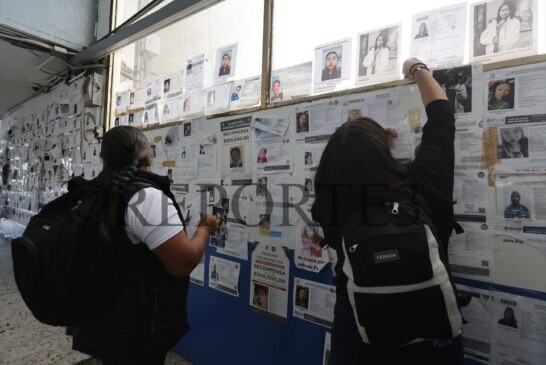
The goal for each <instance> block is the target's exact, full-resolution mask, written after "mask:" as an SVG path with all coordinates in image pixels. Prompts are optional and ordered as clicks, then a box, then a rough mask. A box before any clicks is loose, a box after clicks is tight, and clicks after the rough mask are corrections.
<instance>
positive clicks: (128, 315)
mask: <svg viewBox="0 0 546 365" xmlns="http://www.w3.org/2000/svg"><path fill="white" fill-rule="evenodd" d="M107 175H108V173H107V172H104V171H103V172H102V173H101V174H100V175H99V177H98V180H99V181H101V180H102V179H105V178H106V177H107ZM150 186H153V187H156V188H158V189H160V190H162V191H163V192H164V193H165V194H166V195H167V196H168V197H169V198H170V199H171V200H172V203H173V204H174V206H175V208H176V209H177V211H178V213H179V216H180V219H181V221H183V219H182V214H181V212H180V207H179V206H178V205H177V204H176V201H175V199H174V196H173V194H172V193H171V191H170V188H169V179H168V177H163V176H159V175H156V174H152V173H148V172H141V171H139V172H138V173H137V174H135V178H134V179H133V180H132V181H131V182H130V183H129V184H128V185H127V188H126V191H125V194H124V197H123V198H122V199H123V200H124V202H123V203H124V206H125V207H126V206H127V203H128V202H129V200H130V199H131V197H132V196H133V195H134V194H135V193H136V192H137V191H139V190H140V189H143V188H146V187H150ZM124 213H125V211H123V216H124ZM123 233H124V235H123V236H124V237H125V240H123V242H119V243H120V246H119V247H120V248H121V252H123V254H122V257H120V267H122V270H121V271H122V272H123V274H122V275H124V276H125V285H124V286H123V288H122V290H121V291H120V293H119V294H118V296H117V297H116V298H115V299H114V302H113V304H112V305H111V307H110V309H109V310H108V311H107V312H106V313H105V314H104V315H102V316H101V317H100V318H98V319H95V320H93V321H90V322H86V323H80V324H78V325H77V326H75V328H74V332H73V336H74V338H73V348H74V349H75V350H78V351H81V352H84V353H86V354H89V355H91V356H93V357H96V358H99V359H123V360H129V361H130V360H134V359H140V360H143V359H145V358H154V357H157V356H159V355H160V354H164V353H166V352H167V351H169V350H170V349H171V348H172V347H173V346H174V345H175V344H176V343H177V342H178V341H179V340H180V338H181V337H182V336H183V335H184V334H185V333H186V332H187V331H188V330H189V324H188V321H187V313H186V302H187V294H188V286H189V278H176V277H174V276H171V275H170V274H169V273H168V272H167V271H166V270H165V269H164V267H163V265H162V264H161V262H160V261H159V260H158V259H157V257H156V256H155V255H154V254H153V253H152V252H151V251H150V250H149V249H148V247H146V245H145V244H136V245H135V244H133V243H132V242H131V241H130V240H129V238H128V237H127V235H126V233H125V227H123Z"/></svg>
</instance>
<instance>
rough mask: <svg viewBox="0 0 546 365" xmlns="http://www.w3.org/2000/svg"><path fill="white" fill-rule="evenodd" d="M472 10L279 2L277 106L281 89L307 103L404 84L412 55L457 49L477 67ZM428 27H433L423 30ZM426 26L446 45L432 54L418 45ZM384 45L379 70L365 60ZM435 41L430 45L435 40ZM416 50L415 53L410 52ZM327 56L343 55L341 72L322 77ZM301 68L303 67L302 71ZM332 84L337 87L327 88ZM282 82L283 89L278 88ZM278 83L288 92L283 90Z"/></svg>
mask: <svg viewBox="0 0 546 365" xmlns="http://www.w3.org/2000/svg"><path fill="white" fill-rule="evenodd" d="M491 3H492V5H491V6H492V7H495V8H497V7H498V6H499V5H500V4H501V3H502V1H501V0H498V1H491ZM541 3H542V4H539V5H540V6H542V7H543V6H544V4H543V3H544V2H541ZM517 4H518V12H519V13H521V14H522V16H523V15H524V14H525V13H526V12H527V11H528V9H531V8H532V5H533V1H532V0H529V1H527V0H518V1H517ZM447 6H449V7H450V9H453V8H457V11H452V10H450V11H445V12H443V13H441V14H440V13H436V14H435V15H433V16H432V17H430V16H429V17H428V19H427V18H426V15H423V18H422V19H421V18H419V17H415V18H414V16H416V15H417V14H419V13H423V12H427V11H430V10H434V9H439V8H444V7H447ZM467 6H468V8H470V6H469V5H468V4H467V3H466V2H464V1H460V0H427V1H399V0H382V1H375V2H373V3H371V2H368V1H354V0H338V1H335V2H332V1H326V0H316V1H313V2H312V4H311V3H310V2H308V1H304V0H275V2H274V7H273V13H274V14H273V46H272V48H273V49H272V70H273V72H272V79H271V93H272V100H271V101H272V102H275V101H278V100H275V97H274V92H275V91H276V90H275V89H280V90H281V94H282V92H283V91H284V97H285V99H286V96H287V92H286V90H283V89H282V87H283V86H287V87H290V92H292V93H293V94H295V95H296V97H297V96H303V94H305V92H307V93H310V94H318V93H320V92H325V91H335V90H343V89H349V88H352V87H355V86H359V85H365V84H371V83H381V82H386V81H391V80H396V79H399V78H401V76H402V75H401V68H402V62H403V61H404V60H405V59H406V58H407V57H409V55H410V52H412V56H415V55H420V54H423V52H428V54H430V52H431V50H432V51H435V52H438V51H442V49H457V51H456V52H454V53H457V54H456V57H457V59H456V61H457V62H458V64H461V63H469V62H470V61H471V60H469V38H471V37H469V33H470V32H471V31H472V27H471V25H472V23H473V22H472V20H473V18H472V14H470V15H469V10H468V9H467ZM519 13H518V14H519ZM544 13H545V12H544V8H540V7H539V11H538V14H544ZM432 18H434V19H432ZM465 18H466V21H465ZM423 23H426V24H425V25H423ZM539 23H541V22H539ZM542 23H544V22H542ZM420 25H421V26H422V27H423V28H425V27H426V26H428V27H429V28H431V29H433V31H432V33H434V31H436V32H435V33H434V37H436V38H440V40H439V41H436V43H435V44H433V45H432V46H431V43H427V42H426V39H425V38H422V37H424V36H423V35H421V36H420V37H419V38H421V39H419V40H418V41H415V40H417V39H418V38H415V37H416V35H417V32H418V28H419V26H420ZM453 29H461V30H462V34H461V35H459V36H458V37H457V38H455V37H451V36H450V37H449V38H448V37H446V36H445V34H446V33H447V32H448V31H453ZM540 29H541V30H542V33H541V32H540V31H539V32H538V33H537V34H538V35H539V37H540V38H539V42H538V44H539V47H538V51H539V52H543V50H544V42H545V41H544V34H546V32H544V31H543V29H544V25H541V28H540ZM438 32H441V33H442V37H444V38H443V39H442V37H437V35H438ZM425 33H426V32H424V33H423V34H425ZM432 33H431V34H432ZM524 36H527V35H523V34H522V35H521V37H524ZM380 38H383V41H384V43H386V44H387V46H388V48H389V50H384V51H385V52H379V49H378V48H375V50H376V52H375V54H374V55H375V61H376V62H375V63H374V64H373V65H372V62H373V61H374V60H373V59H372V57H368V59H366V56H367V55H368V54H369V55H370V56H373V55H372V54H371V52H370V50H371V49H372V48H374V47H375V46H376V41H378V40H379V39H380ZM432 38H433V37H429V38H428V40H431V39H432ZM474 38H475V37H474ZM478 38H479V37H478ZM471 40H472V39H471ZM473 41H474V42H475V40H473ZM478 43H479V40H478ZM410 46H411V47H414V48H413V49H412V50H410ZM427 47H428V49H427ZM431 47H432V48H431ZM334 52H335V54H334ZM419 52H421V53H419ZM446 53H447V52H444V54H443V57H444V58H445V60H449V59H450V58H449V57H448V56H449V55H446ZM328 54H330V58H336V57H335V55H337V59H336V62H337V69H334V70H333V71H330V72H329V73H326V74H322V70H325V69H326V63H327V55H328ZM522 56H523V54H522V53H521V52H519V53H518V52H516V53H514V54H511V55H508V57H511V58H517V57H522ZM454 58H455V56H452V57H451V60H453V59H454ZM383 59H388V61H385V62H384V63H383V65H384V66H385V68H382V66H381V64H382V62H381V60H383ZM440 64H441V62H438V63H437V64H434V63H432V62H431V63H429V65H431V66H439V65H440ZM296 65H299V66H298V67H295V66H296ZM449 66H451V65H449ZM311 68H312V72H311ZM317 69H318V70H317ZM389 70H390V75H389V77H388V78H379V77H369V76H370V75H371V74H377V73H381V72H383V73H385V74H387V73H388V72H387V71H389ZM310 77H311V79H310V81H309V78H310ZM306 78H307V82H308V84H307V87H306V88H305V87H303V86H302V85H303V83H304V81H305V80H306ZM285 79H286V80H288V81H291V82H292V83H293V84H296V86H297V87H296V86H294V85H290V86H289V85H288V84H286V83H285V82H284V81H285ZM329 79H332V81H329V82H326V81H328V80H329ZM334 79H335V80H336V81H334ZM369 79H371V80H369ZM276 80H278V82H277V84H276V85H275V83H276ZM294 80H295V81H296V82H294ZM281 81H283V82H281ZM279 83H280V84H282V86H281V87H279ZM285 84H286V85H285ZM288 94H289V95H288V96H292V98H293V97H294V95H290V93H288Z"/></svg>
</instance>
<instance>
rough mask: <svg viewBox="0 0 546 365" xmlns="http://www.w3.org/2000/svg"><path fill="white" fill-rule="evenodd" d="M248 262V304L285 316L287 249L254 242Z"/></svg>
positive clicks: (288, 271) (288, 266)
mask: <svg viewBox="0 0 546 365" xmlns="http://www.w3.org/2000/svg"><path fill="white" fill-rule="evenodd" d="M251 265H252V266H251V273H250V278H251V279H250V294H251V297H250V303H249V304H250V306H252V307H253V308H256V309H258V310H261V311H265V312H269V313H271V314H274V315H276V316H279V317H282V318H286V317H287V311H288V284H289V277H290V262H289V260H288V250H287V249H286V248H285V247H281V246H276V245H268V244H264V243H259V242H256V243H255V244H254V248H253V251H252V262H251Z"/></svg>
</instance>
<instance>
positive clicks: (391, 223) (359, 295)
mask: <svg viewBox="0 0 546 365" xmlns="http://www.w3.org/2000/svg"><path fill="white" fill-rule="evenodd" d="M386 201H387V202H386V203H385V205H384V207H383V208H379V210H382V212H378V215H377V216H382V217H385V219H384V220H383V223H382V224H377V225H372V226H371V225H365V226H356V227H352V228H350V229H347V230H346V231H345V233H344V237H343V243H342V248H341V249H342V251H343V260H344V261H343V267H342V270H343V272H344V274H345V275H346V276H347V278H348V281H347V291H348V296H349V302H350V303H351V307H352V310H353V313H354V316H355V318H356V322H357V327H358V330H359V332H360V335H361V337H362V340H363V341H364V342H365V343H368V344H372V345H377V346H378V347H380V348H381V349H394V348H396V347H398V346H402V345H406V344H410V343H414V342H419V341H422V340H449V339H452V338H454V337H456V336H458V335H460V334H461V331H462V319H461V313H460V311H459V307H458V305H457V294H456V289H455V286H454V284H453V283H452V280H451V277H450V274H449V271H448V269H447V259H446V257H445V256H446V251H445V247H443V243H442V242H440V241H439V239H438V238H437V235H436V232H435V229H434V226H433V224H432V221H431V220H430V218H429V217H428V216H427V215H426V214H425V212H424V211H423V210H422V209H421V208H419V207H418V206H417V205H415V204H413V203H411V202H408V201H403V200H402V199H399V198H391V199H387V200H386ZM377 216H376V217H377Z"/></svg>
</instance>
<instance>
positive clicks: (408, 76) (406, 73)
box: [402, 57, 424, 79]
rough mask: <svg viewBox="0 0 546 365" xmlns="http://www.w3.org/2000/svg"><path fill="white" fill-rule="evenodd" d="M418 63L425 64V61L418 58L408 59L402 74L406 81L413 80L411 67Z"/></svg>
mask: <svg viewBox="0 0 546 365" xmlns="http://www.w3.org/2000/svg"><path fill="white" fill-rule="evenodd" d="M417 63H422V64H424V63H423V61H421V60H420V59H418V58H417V57H411V58H408V59H407V60H406V61H405V62H404V66H402V73H403V74H404V78H405V79H411V74H410V70H411V66H413V65H415V64H417Z"/></svg>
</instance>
